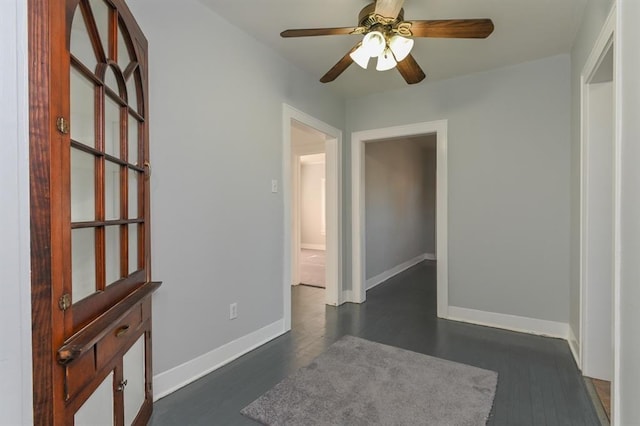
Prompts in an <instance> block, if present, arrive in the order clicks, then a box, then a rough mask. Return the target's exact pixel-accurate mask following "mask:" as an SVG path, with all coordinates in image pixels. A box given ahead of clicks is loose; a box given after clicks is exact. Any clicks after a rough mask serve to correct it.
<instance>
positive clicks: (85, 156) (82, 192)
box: [29, 0, 160, 425]
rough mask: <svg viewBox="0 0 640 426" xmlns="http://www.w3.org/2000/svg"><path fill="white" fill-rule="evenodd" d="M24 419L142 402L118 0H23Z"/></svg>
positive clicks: (141, 291) (129, 100)
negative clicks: (27, 288) (26, 137)
mask: <svg viewBox="0 0 640 426" xmlns="http://www.w3.org/2000/svg"><path fill="white" fill-rule="evenodd" d="M29 64H30V65H29V67H30V69H29V72H30V78H29V96H30V174H31V182H30V189H31V196H30V197H31V259H32V260H31V266H32V317H33V327H32V329H33V365H34V369H33V377H34V382H33V385H34V419H35V422H36V424H47V425H49V424H66V425H73V424H76V425H83V424H92V425H93V424H109V425H123V424H124V425H130V424H145V423H146V422H147V421H148V419H149V417H150V415H151V411H152V391H153V388H152V369H151V294H152V293H153V292H154V291H155V290H156V289H157V288H158V287H159V285H160V283H159V282H154V281H152V279H151V269H150V265H151V257H150V238H151V236H150V226H149V225H150V224H149V218H150V214H149V192H150V190H149V177H150V165H149V138H148V135H149V131H148V129H149V121H148V118H149V117H148V114H147V111H148V107H147V104H148V83H147V78H148V77H147V76H148V69H147V40H146V39H145V37H144V35H143V33H142V31H141V29H140V27H139V26H138V25H137V23H136V21H135V19H134V17H133V16H132V15H131V12H130V11H129V9H128V8H127V6H126V4H125V3H124V1H123V0H29Z"/></svg>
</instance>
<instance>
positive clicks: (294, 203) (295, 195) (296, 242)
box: [285, 154, 302, 285]
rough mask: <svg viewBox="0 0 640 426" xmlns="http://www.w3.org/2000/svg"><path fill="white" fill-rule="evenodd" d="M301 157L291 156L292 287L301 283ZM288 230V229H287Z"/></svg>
mask: <svg viewBox="0 0 640 426" xmlns="http://www.w3.org/2000/svg"><path fill="white" fill-rule="evenodd" d="M301 172H302V171H301V164H300V156H299V155H297V154H293V155H292V156H291V285H298V284H299V283H300V248H301V244H302V237H301V230H300V228H301V225H300V223H301V214H300V176H301ZM285 229H286V227H285Z"/></svg>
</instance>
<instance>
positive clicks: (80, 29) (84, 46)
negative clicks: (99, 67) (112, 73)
mask: <svg viewBox="0 0 640 426" xmlns="http://www.w3.org/2000/svg"><path fill="white" fill-rule="evenodd" d="M69 49H70V51H71V54H72V55H73V56H75V57H76V59H77V60H79V61H80V62H82V64H83V65H84V66H86V67H87V68H89V69H90V70H92V71H93V70H95V68H96V64H97V63H98V60H97V59H96V58H97V56H96V53H95V51H94V50H93V45H92V44H91V36H90V35H89V30H87V25H86V24H85V22H84V16H83V13H82V9H81V8H80V7H78V8H76V11H75V13H74V14H73V23H72V24H71V46H70V48H69Z"/></svg>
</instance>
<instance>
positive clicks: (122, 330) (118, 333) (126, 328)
mask: <svg viewBox="0 0 640 426" xmlns="http://www.w3.org/2000/svg"><path fill="white" fill-rule="evenodd" d="M127 331H129V326H128V325H123V326H122V327H120V328H119V329H118V331H116V337H120V336H124V335H125V334H127Z"/></svg>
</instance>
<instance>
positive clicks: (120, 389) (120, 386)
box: [116, 380, 127, 392]
mask: <svg viewBox="0 0 640 426" xmlns="http://www.w3.org/2000/svg"><path fill="white" fill-rule="evenodd" d="M126 387H127V381H126V380H123V381H121V382H120V385H119V386H118V389H116V390H117V391H118V392H122V391H123V390H124V388H126Z"/></svg>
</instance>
